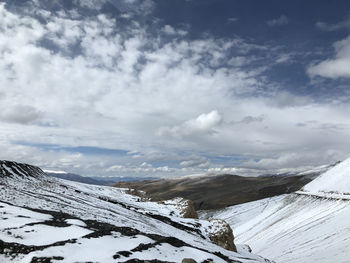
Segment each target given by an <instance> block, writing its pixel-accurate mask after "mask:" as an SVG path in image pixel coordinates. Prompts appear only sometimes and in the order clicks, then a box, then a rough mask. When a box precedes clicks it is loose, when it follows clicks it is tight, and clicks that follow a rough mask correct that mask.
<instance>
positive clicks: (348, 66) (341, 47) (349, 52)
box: [307, 36, 350, 79]
mask: <svg viewBox="0 0 350 263" xmlns="http://www.w3.org/2000/svg"><path fill="white" fill-rule="evenodd" d="M333 46H334V49H335V53H336V54H335V57H334V58H330V59H326V60H324V61H322V62H319V63H316V64H314V65H311V66H310V67H309V68H308V69H307V73H308V74H309V75H310V76H311V77H313V76H321V77H326V78H332V79H335V78H348V77H350V36H348V37H347V38H345V39H343V40H341V41H338V42H335V43H334V45H333Z"/></svg>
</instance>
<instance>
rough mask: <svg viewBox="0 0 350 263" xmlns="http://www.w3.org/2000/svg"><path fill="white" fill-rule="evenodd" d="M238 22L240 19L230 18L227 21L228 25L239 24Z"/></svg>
mask: <svg viewBox="0 0 350 263" xmlns="http://www.w3.org/2000/svg"><path fill="white" fill-rule="evenodd" d="M238 20H239V18H238V17H230V18H228V19H227V23H229V24H231V23H234V22H237V21H238Z"/></svg>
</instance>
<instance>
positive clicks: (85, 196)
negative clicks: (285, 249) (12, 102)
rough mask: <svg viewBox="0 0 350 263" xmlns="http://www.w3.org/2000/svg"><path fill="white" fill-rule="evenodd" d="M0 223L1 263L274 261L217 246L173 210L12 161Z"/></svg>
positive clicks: (1, 191) (2, 181) (0, 178)
mask: <svg viewBox="0 0 350 263" xmlns="http://www.w3.org/2000/svg"><path fill="white" fill-rule="evenodd" d="M0 218H1V220H0V262H28V263H29V262H42V261H40V260H51V261H52V262H59V263H61V262H64V263H65V262H67V263H68V262H106V263H108V262H136V261H135V260H136V259H137V260H155V259H157V260H159V261H157V262H181V260H182V259H183V258H193V259H195V260H196V261H197V262H204V261H205V260H209V259H212V260H214V262H268V261H265V259H263V258H261V257H259V256H256V255H254V254H251V253H248V252H245V251H240V253H235V252H231V251H228V250H225V249H223V248H221V247H219V246H217V245H215V244H213V243H212V242H211V241H210V240H209V238H208V237H207V235H206V232H207V227H208V223H207V222H206V221H201V220H195V219H184V218H180V211H179V210H177V209H176V206H174V205H166V204H158V203H154V202H148V201H147V202H144V201H141V198H139V197H137V196H132V195H128V194H126V193H125V190H124V189H118V188H113V187H107V186H93V185H86V184H80V183H75V182H69V181H65V180H61V179H56V178H51V177H48V176H46V175H45V174H44V173H43V172H42V171H41V170H40V169H39V168H36V167H33V166H29V165H23V164H18V163H13V162H6V161H0ZM96 248H98V249H96ZM132 260H134V261H132ZM45 262H50V261H45Z"/></svg>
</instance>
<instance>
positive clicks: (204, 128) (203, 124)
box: [158, 110, 222, 139]
mask: <svg viewBox="0 0 350 263" xmlns="http://www.w3.org/2000/svg"><path fill="white" fill-rule="evenodd" d="M221 122H222V116H221V115H220V114H219V113H218V111H216V110H213V111H211V112H209V113H207V114H206V113H203V114H201V115H199V116H198V117H197V118H196V119H191V120H188V121H186V122H184V123H182V124H181V125H178V126H173V127H161V128H160V129H159V130H158V134H159V135H160V136H169V135H170V136H172V137H175V138H178V139H182V138H184V137H190V136H201V135H211V134H213V133H215V132H216V131H215V128H216V127H218V126H219V125H220V124H221Z"/></svg>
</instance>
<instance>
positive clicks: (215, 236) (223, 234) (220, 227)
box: [205, 219, 237, 252]
mask: <svg viewBox="0 0 350 263" xmlns="http://www.w3.org/2000/svg"><path fill="white" fill-rule="evenodd" d="M205 231H206V234H207V235H208V237H209V239H210V240H211V241H212V242H214V243H215V244H217V245H218V246H220V247H223V248H225V249H227V250H230V251H234V252H237V248H236V246H235V244H234V236H233V232H232V229H231V227H230V225H229V224H228V223H226V222H225V221H224V220H221V219H211V220H209V221H208V225H206V226H205Z"/></svg>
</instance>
